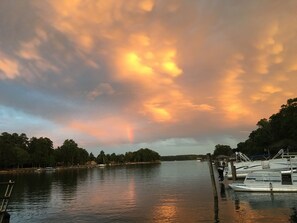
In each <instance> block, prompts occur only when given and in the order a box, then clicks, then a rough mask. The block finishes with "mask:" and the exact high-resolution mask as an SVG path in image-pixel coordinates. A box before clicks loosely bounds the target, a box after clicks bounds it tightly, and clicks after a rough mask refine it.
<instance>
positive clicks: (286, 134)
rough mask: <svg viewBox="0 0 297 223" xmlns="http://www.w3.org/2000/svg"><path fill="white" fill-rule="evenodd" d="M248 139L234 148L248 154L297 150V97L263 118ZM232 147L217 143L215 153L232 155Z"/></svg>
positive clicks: (271, 153)
mask: <svg viewBox="0 0 297 223" xmlns="http://www.w3.org/2000/svg"><path fill="white" fill-rule="evenodd" d="M257 127H258V128H257V129H256V130H254V131H252V132H251V133H250V135H249V137H248V139H247V140H246V141H244V142H240V143H238V144H237V148H235V149H233V151H234V150H237V151H240V152H242V153H245V154H246V155H248V156H256V155H261V154H263V155H266V156H269V155H272V156H273V155H275V154H276V153H277V152H278V151H279V150H280V149H284V150H288V151H289V152H297V98H294V99H288V100H287V103H286V104H284V105H282V106H281V108H280V110H279V112H278V113H276V114H273V115H271V116H270V118H269V119H266V118H263V119H261V120H260V121H258V123H257ZM231 152H232V149H231V147H230V146H228V145H217V146H216V148H215V150H214V155H215V156H217V155H230V153H231Z"/></svg>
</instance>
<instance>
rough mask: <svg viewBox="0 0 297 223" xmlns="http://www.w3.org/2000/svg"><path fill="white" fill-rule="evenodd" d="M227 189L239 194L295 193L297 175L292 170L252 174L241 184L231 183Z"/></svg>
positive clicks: (296, 190) (296, 189)
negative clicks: (229, 188)
mask: <svg viewBox="0 0 297 223" xmlns="http://www.w3.org/2000/svg"><path fill="white" fill-rule="evenodd" d="M229 187H231V188H232V189H233V190H234V191H239V192H297V173H294V172H293V171H292V170H291V171H276V172H274V171H257V172H252V173H249V174H248V175H247V176H246V178H245V180H244V182H243V183H238V182H235V183H231V184H229Z"/></svg>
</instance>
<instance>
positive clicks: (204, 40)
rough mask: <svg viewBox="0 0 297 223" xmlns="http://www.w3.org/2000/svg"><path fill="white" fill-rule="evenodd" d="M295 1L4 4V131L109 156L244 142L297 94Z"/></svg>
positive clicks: (0, 1) (199, 150)
mask: <svg viewBox="0 0 297 223" xmlns="http://www.w3.org/2000/svg"><path fill="white" fill-rule="evenodd" d="M296 10H297V1H295V0H286V1H283V0H261V1H259V0H249V1H238V0H224V1H221V0H43V1H39V0H22V1H17V0H0V132H1V133H2V132H9V133H14V132H16V133H19V134H20V133H25V134H26V135H27V136H28V137H29V138H31V137H33V136H34V137H48V138H50V139H51V140H52V141H53V142H54V146H55V147H57V146H61V145H62V144H63V142H64V140H66V139H73V140H74V141H75V142H76V143H77V144H78V145H79V146H80V147H82V148H84V149H86V150H87V151H88V152H92V153H93V154H95V155H97V154H99V152H100V151H101V150H104V152H105V153H113V152H115V153H117V154H123V153H125V152H128V151H136V150H138V149H140V148H150V149H152V150H155V151H157V152H158V153H159V154H160V155H180V154H206V153H212V152H213V151H214V149H215V145H217V144H223V145H230V146H231V147H232V148H236V146H237V144H238V143H239V142H243V141H245V140H246V139H247V138H248V136H249V134H250V132H251V131H253V130H255V129H256V128H257V125H256V124H257V122H258V121H259V120H260V119H262V118H267V119H268V118H269V117H270V116H271V115H272V114H275V113H277V112H278V111H279V109H280V106H281V105H282V104H286V102H287V99H289V98H295V97H296V96H297V87H296V85H297V41H296V40H297V14H296Z"/></svg>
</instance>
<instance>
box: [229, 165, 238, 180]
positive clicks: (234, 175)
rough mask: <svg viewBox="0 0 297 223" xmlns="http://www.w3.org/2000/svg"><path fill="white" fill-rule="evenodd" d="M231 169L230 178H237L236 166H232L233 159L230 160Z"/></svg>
mask: <svg viewBox="0 0 297 223" xmlns="http://www.w3.org/2000/svg"><path fill="white" fill-rule="evenodd" d="M230 164H231V171H232V180H233V181H235V180H236V179H237V176H236V167H235V166H234V163H233V160H231V161H230Z"/></svg>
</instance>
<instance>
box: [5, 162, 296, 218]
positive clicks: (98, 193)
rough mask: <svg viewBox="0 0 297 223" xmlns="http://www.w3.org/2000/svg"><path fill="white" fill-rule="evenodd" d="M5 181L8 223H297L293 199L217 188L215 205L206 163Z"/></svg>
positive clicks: (20, 176) (35, 175) (77, 171)
mask: <svg viewBox="0 0 297 223" xmlns="http://www.w3.org/2000/svg"><path fill="white" fill-rule="evenodd" d="M8 179H13V180H15V182H16V184H15V188H14V191H13V197H12V200H11V202H10V204H9V210H8V211H9V213H10V215H11V223H20V222H22V223H24V222H30V223H37V222H38V223H42V222H44V223H52V222H63V223H68V222H69V223H70V222H71V223H73V222H84V223H85V222H90V223H95V222H96V223H97V222H100V223H104V222H108V223H110V222H119V223H120V222H149V223H150V222H162V223H164V222H165V223H166V222H182V223H184V222H226V223H230V222H231V223H232V222H253V223H254V222H269V223H271V222H297V221H296V219H297V214H296V209H295V208H296V207H297V195H296V194H275V195H273V196H272V195H270V194H259V193H257V194H250V193H234V192H233V191H231V190H230V189H228V188H227V185H226V187H225V188H224V187H223V186H224V185H223V184H218V185H217V187H218V195H219V196H218V197H219V199H218V203H216V202H214V197H213V193H212V191H213V190H212V187H211V181H210V175H209V168H208V163H206V162H197V161H180V162H162V164H160V165H135V166H134V165H133V166H126V167H124V166H123V167H107V168H93V169H70V170H60V171H55V172H51V173H31V174H17V175H0V182H1V181H7V180H8ZM216 204H217V205H216Z"/></svg>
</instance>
